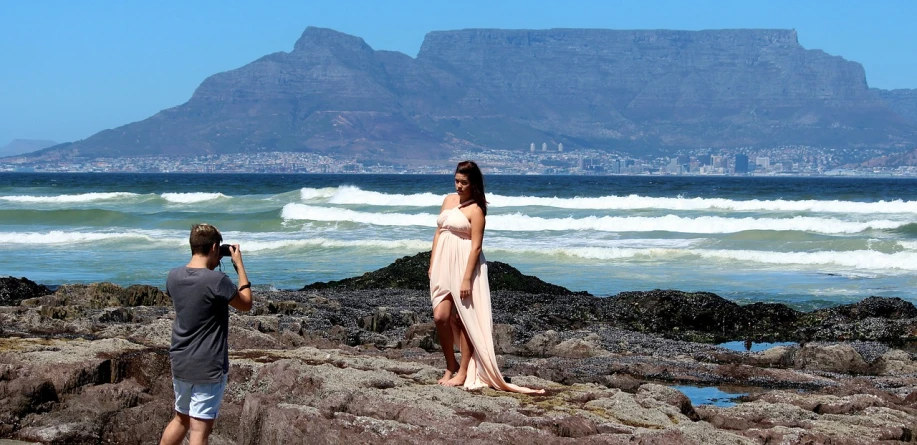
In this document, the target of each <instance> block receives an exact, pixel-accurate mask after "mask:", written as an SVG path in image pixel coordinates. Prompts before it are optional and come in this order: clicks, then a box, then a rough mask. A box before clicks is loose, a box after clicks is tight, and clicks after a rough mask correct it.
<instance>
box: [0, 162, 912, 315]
mask: <svg viewBox="0 0 917 445" xmlns="http://www.w3.org/2000/svg"><path fill="white" fill-rule="evenodd" d="M485 174H486V169H485ZM486 180H487V191H488V199H489V201H490V205H491V206H490V213H489V214H488V218H487V231H486V235H485V239H484V251H485V255H486V257H487V259H489V260H497V261H502V262H506V263H509V264H511V265H513V266H515V267H517V268H519V269H520V270H521V271H522V272H523V273H526V274H531V275H537V276H539V277H540V278H542V279H544V280H546V281H549V282H552V283H556V284H559V285H562V286H565V287H568V288H571V289H573V290H585V291H588V292H590V293H592V294H595V295H614V294H616V293H618V292H622V291H630V290H650V289H657V288H661V289H680V290H685V291H710V292H715V293H717V294H719V295H721V296H723V297H726V298H729V299H732V300H734V301H737V302H740V303H747V302H753V301H771V302H783V303H788V304H790V305H792V306H794V307H796V308H798V309H802V310H808V309H811V308H813V307H823V306H828V305H834V304H838V303H847V302H852V301H858V300H860V299H862V298H865V297H868V296H871V295H878V296H887V297H901V298H904V299H907V300H910V301H917V291H915V284H917V283H915V271H917V224H915V222H914V220H915V217H917V187H915V185H917V180H914V179H865V178H756V177H754V178H752V177H749V178H730V177H710V178H704V177H661V176H610V177H606V176H603V177H598V176H596V177H582V176H496V175H488V176H486ZM451 191H452V180H451V176H448V175H431V176H418V175H228V174H209V175H205V174H196V175H190V174H26V173H3V174H0V274H2V275H12V276H17V277H18V276H24V277H28V278H30V279H32V280H35V281H37V282H40V283H44V284H49V285H57V284H64V283H86V282H96V281H111V282H114V283H117V284H121V285H130V284H135V283H139V284H152V285H157V286H161V285H162V284H163V281H164V280H165V273H166V271H167V270H168V269H169V268H171V267H174V266H175V265H179V264H184V263H185V262H186V261H187V259H188V256H189V252H188V246H187V237H188V229H189V227H190V226H191V224H193V223H197V222H210V223H212V224H215V225H217V226H218V227H219V228H220V229H221V230H222V231H223V232H224V237H225V240H226V241H227V242H232V243H239V244H240V245H241V247H242V251H243V255H244V258H245V263H246V266H247V268H248V270H249V274H250V276H251V279H252V281H253V282H254V283H255V284H256V288H257V287H259V286H261V287H273V288H279V289H297V288H300V287H302V286H303V285H305V284H308V283H311V282H314V281H327V280H333V279H341V278H346V277H350V276H356V275H360V274H362V273H364V272H367V271H371V270H375V269H377V268H379V267H383V266H386V265H388V264H389V263H391V262H392V261H394V260H395V259H397V258H399V257H402V256H405V255H413V254H415V253H417V252H420V251H424V250H429V248H430V244H431V242H432V237H433V230H434V225H435V219H436V214H437V213H438V211H439V206H440V204H441V203H442V199H443V196H444V195H445V194H447V193H450V192H451ZM227 266H229V264H228V263H227ZM229 269H231V266H229ZM230 274H232V272H231V271H230Z"/></svg>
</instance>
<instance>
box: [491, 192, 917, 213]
mask: <svg viewBox="0 0 917 445" xmlns="http://www.w3.org/2000/svg"><path fill="white" fill-rule="evenodd" d="M488 201H489V202H490V203H491V204H492V205H493V206H494V207H532V206H543V207H556V208H563V209H605V210H636V209H662V210H691V211H704V210H718V211H743V212H746V211H747V212H756V211H757V212H761V211H768V212H816V213H857V214H875V213H896V214H897V213H917V201H903V200H900V199H899V200H894V201H877V202H858V201H838V200H831V201H818V200H800V201H790V200H784V199H776V200H758V199H751V200H734V199H725V198H683V197H677V198H655V197H649V196H639V195H629V196H601V197H596V198H582V197H578V198H545V197H533V196H500V195H489V196H488Z"/></svg>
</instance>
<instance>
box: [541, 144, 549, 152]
mask: <svg viewBox="0 0 917 445" xmlns="http://www.w3.org/2000/svg"><path fill="white" fill-rule="evenodd" d="M541 151H548V143H547V142H542V143H541Z"/></svg>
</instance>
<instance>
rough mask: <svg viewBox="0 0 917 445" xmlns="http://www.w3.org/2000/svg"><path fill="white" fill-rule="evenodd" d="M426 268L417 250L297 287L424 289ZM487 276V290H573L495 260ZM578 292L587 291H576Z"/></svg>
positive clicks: (558, 292)
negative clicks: (364, 270) (369, 268)
mask: <svg viewBox="0 0 917 445" xmlns="http://www.w3.org/2000/svg"><path fill="white" fill-rule="evenodd" d="M429 268H430V252H429V251H428V252H421V253H418V254H416V255H413V256H406V257H402V258H399V259H397V260H395V262H394V263H392V264H390V265H388V266H386V267H383V268H382V269H379V270H376V271H373V272H367V273H365V274H363V275H361V276H359V277H354V278H345V279H343V280H337V281H329V282H327V283H322V282H317V283H312V284H309V285H307V286H305V287H303V288H302V289H300V290H324V289H347V290H358V289H417V290H428V289H429V288H430V279H429V277H427V271H428V270H429ZM487 269H488V273H487V278H488V280H489V282H490V289H491V291H515V292H526V293H532V294H552V295H572V294H574V292H572V291H570V290H569V289H566V288H563V287H561V286H557V285H554V284H550V283H545V282H544V281H542V280H541V279H539V278H538V277H533V276H529V275H523V274H522V273H521V272H519V270H518V269H516V268H515V267H512V266H510V265H508V264H505V263H501V262H498V261H488V262H487ZM579 294H580V295H588V294H586V293H585V292H580V293H579Z"/></svg>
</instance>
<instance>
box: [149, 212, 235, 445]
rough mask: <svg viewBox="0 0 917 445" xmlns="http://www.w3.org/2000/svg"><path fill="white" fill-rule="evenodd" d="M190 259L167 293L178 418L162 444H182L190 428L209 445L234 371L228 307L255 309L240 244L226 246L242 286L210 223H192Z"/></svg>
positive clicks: (197, 440) (194, 438)
mask: <svg viewBox="0 0 917 445" xmlns="http://www.w3.org/2000/svg"><path fill="white" fill-rule="evenodd" d="M190 242H191V261H190V262H188V264H187V265H185V266H182V267H176V268H174V269H172V270H170V271H169V277H168V278H167V279H166V293H167V294H168V295H169V296H170V297H171V298H172V304H173V306H174V307H175V321H174V322H173V323H172V347H171V348H169V357H170V359H171V361H172V386H173V388H174V390H175V417H173V418H172V421H171V422H169V424H168V425H167V426H166V429H165V431H163V433H162V439H161V440H160V442H159V443H160V445H165V444H176V445H177V444H180V443H182V441H183V440H184V439H185V436H186V435H187V434H188V433H189V432H190V433H191V435H190V437H189V441H190V443H191V444H192V445H196V444H206V443H207V441H208V438H209V437H210V432H211V431H212V430H213V423H214V421H215V420H216V417H217V413H218V412H219V410H220V404H221V403H222V401H223V390H224V389H225V388H226V374H227V373H228V372H229V344H228V342H227V337H228V334H229V306H232V307H234V308H236V309H238V310H240V311H243V312H247V311H249V310H251V308H252V290H251V282H249V281H248V276H247V275H246V274H245V266H244V265H243V264H242V251H241V250H240V249H239V245H238V244H234V245H231V246H227V247H228V250H229V255H230V256H231V257H232V264H233V266H234V267H235V269H236V273H238V274H239V284H240V285H239V287H238V288H236V285H235V284H233V282H232V280H231V279H230V278H229V277H228V276H227V275H226V274H225V273H223V272H221V271H216V270H214V269H215V268H216V267H217V266H218V265H219V264H220V258H221V257H222V256H224V255H225V254H226V249H225V248H224V250H223V254H222V255H221V249H220V243H222V242H223V236H222V235H220V231H219V230H217V228H216V227H214V226H212V225H210V224H195V225H194V226H192V227H191V237H190Z"/></svg>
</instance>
